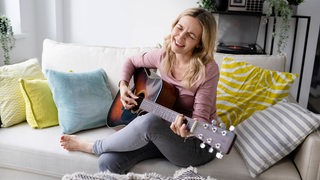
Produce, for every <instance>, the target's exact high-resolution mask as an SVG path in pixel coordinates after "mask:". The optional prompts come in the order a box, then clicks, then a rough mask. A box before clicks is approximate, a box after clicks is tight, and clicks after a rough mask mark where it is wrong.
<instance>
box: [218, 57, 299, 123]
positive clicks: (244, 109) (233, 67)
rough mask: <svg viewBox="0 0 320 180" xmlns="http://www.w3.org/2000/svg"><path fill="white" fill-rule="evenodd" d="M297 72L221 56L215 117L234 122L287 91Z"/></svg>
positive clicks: (271, 103)
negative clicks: (273, 69) (265, 67)
mask: <svg viewBox="0 0 320 180" xmlns="http://www.w3.org/2000/svg"><path fill="white" fill-rule="evenodd" d="M295 78H297V75H296V74H292V73H288V72H278V71H272V70H267V69H263V68H260V67H257V66H254V65H251V64H249V63H247V62H240V61H235V60H234V59H233V58H228V57H226V58H224V60H223V62H222V66H221V70H220V79H219V83H218V90H217V116H218V120H219V121H222V122H224V123H225V124H226V126H227V127H229V126H230V125H233V126H236V125H237V124H239V123H241V122H242V121H244V120H245V119H247V118H249V117H250V116H251V115H252V114H253V113H254V112H255V111H257V110H263V109H265V108H267V107H269V106H271V105H273V104H276V103H277V102H278V101H280V100H281V99H283V98H285V97H286V96H288V94H289V89H290V86H291V84H292V83H293V82H294V80H295Z"/></svg>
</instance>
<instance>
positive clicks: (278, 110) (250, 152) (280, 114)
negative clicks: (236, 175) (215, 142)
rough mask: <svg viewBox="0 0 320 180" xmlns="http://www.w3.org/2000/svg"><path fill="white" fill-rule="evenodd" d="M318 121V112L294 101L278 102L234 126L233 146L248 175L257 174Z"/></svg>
mask: <svg viewBox="0 0 320 180" xmlns="http://www.w3.org/2000/svg"><path fill="white" fill-rule="evenodd" d="M319 124H320V115H319V114H314V113H312V112H310V111H308V110H307V109H305V108H302V107H301V106H299V105H298V104H295V103H288V102H279V103H277V104H275V105H273V106H271V107H269V108H267V109H265V110H263V111H257V112H255V113H254V114H253V115H252V116H251V117H249V118H248V119H247V120H246V121H244V122H242V123H241V124H239V125H238V126H237V127H236V130H235V133H236V134H237V140H236V142H235V147H236V148H237V150H238V151H239V152H240V154H241V156H242V158H243V159H244V161H245V163H246V165H247V168H248V170H249V172H250V175H251V176H252V177H256V176H258V175H259V174H260V173H262V172H264V171H265V170H267V169H268V168H269V167H271V166H272V165H273V164H275V163H276V162H278V161H279V160H281V159H282V158H283V157H285V156H286V155H288V154H289V153H290V152H292V151H293V150H294V149H295V148H296V147H297V146H298V145H299V144H300V143H302V141H303V140H304V139H305V137H306V136H307V135H309V134H310V133H311V132H312V131H314V130H315V129H317V128H318V127H319Z"/></svg>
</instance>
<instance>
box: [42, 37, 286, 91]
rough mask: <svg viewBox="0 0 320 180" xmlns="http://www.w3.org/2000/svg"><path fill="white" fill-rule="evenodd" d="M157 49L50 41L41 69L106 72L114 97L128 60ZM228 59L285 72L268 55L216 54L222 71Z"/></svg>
mask: <svg viewBox="0 0 320 180" xmlns="http://www.w3.org/2000/svg"><path fill="white" fill-rule="evenodd" d="M154 48H155V47H144V48H140V47H139V48H133V47H132V48H120V47H109V46H92V45H83V44H72V43H61V42H56V41H53V40H50V39H45V40H44V42H43V51H42V69H43V71H44V70H45V69H54V70H58V71H63V72H68V71H72V72H86V71H91V70H95V69H97V68H103V69H104V70H105V71H106V73H107V76H108V81H109V83H110V88H111V93H112V95H113V96H115V94H116V93H117V91H118V87H117V85H118V82H119V80H120V71H121V67H122V64H123V63H124V62H125V60H126V59H127V57H130V56H133V55H136V54H138V53H142V52H146V51H150V50H152V49H154ZM225 56H228V57H234V58H235V60H239V61H247V62H249V63H251V64H254V65H257V66H260V67H262V68H266V69H272V70H277V71H284V66H285V61H286V58H285V57H283V56H268V55H230V54H221V53H216V54H215V60H216V61H217V63H218V65H219V67H221V63H222V60H223V58H224V57H225Z"/></svg>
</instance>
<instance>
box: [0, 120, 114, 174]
mask: <svg viewBox="0 0 320 180" xmlns="http://www.w3.org/2000/svg"><path fill="white" fill-rule="evenodd" d="M113 132H114V130H113V129H111V128H107V127H103V128H98V129H95V130H94V131H83V132H81V133H78V134H79V135H80V136H81V137H83V138H84V139H87V140H95V139H96V138H102V137H104V136H108V135H109V134H111V133H113ZM60 136H61V128H60V127H59V126H55V127H51V128H46V129H33V128H31V127H30V126H29V125H28V124H27V123H21V124H18V125H16V126H12V127H10V128H1V130H0V137H1V141H0V147H1V148H0V157H1V161H0V167H6V168H11V169H18V170H20V171H27V172H32V173H36V174H45V175H48V176H53V177H61V176H62V175H63V174H66V173H72V172H75V171H86V172H91V173H94V172H97V171H98V165H97V157H96V156H94V155H89V154H88V155H84V154H83V153H80V152H68V151H66V150H64V149H63V148H61V146H60V143H59V140H60ZM13 137H14V140H13V139H12V138H13Z"/></svg>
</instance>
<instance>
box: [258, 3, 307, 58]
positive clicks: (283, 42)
mask: <svg viewBox="0 0 320 180" xmlns="http://www.w3.org/2000/svg"><path fill="white" fill-rule="evenodd" d="M302 2H303V0H288V1H287V0H265V1H264V4H263V13H264V14H265V15H266V19H267V20H268V19H269V18H270V16H272V15H274V16H275V18H276V19H278V18H280V24H279V25H280V26H279V28H280V29H279V34H278V36H279V40H278V43H277V45H278V49H277V52H278V53H279V54H282V53H283V52H284V49H285V48H286V46H287V43H288V38H289V35H288V33H289V30H290V19H291V16H292V5H299V4H300V3H302ZM275 35H276V33H275V34H273V36H275Z"/></svg>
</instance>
